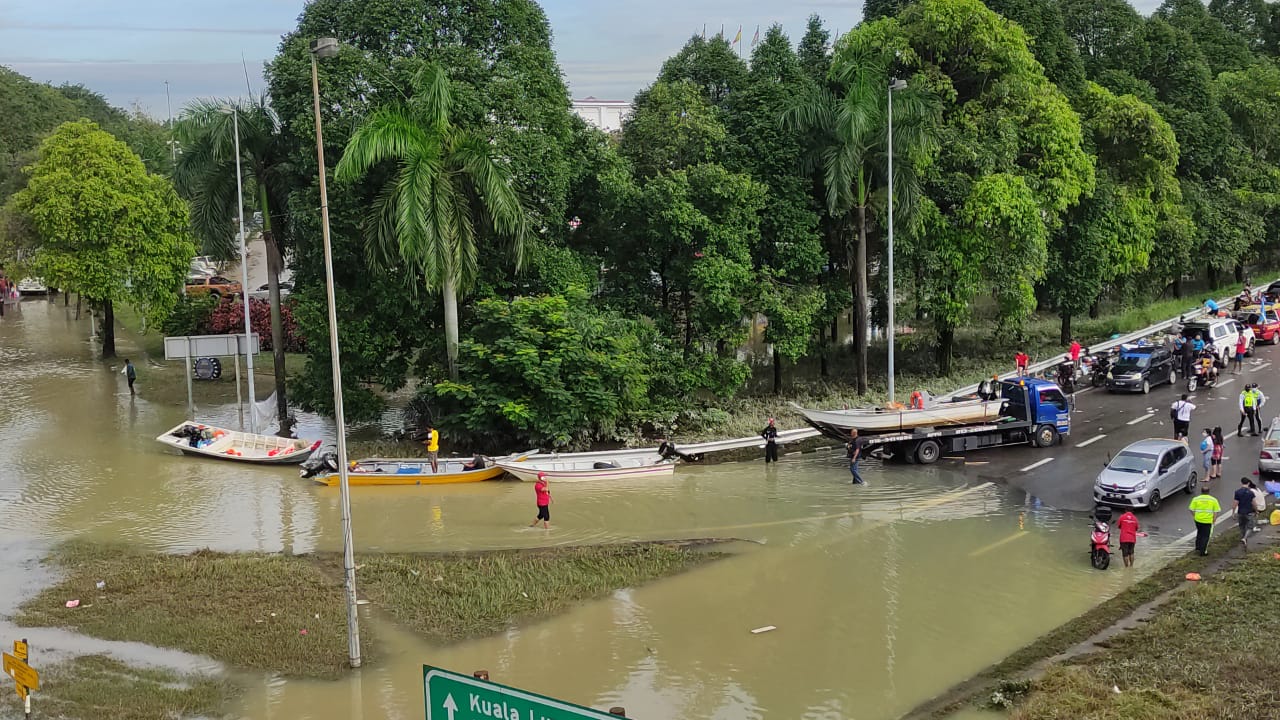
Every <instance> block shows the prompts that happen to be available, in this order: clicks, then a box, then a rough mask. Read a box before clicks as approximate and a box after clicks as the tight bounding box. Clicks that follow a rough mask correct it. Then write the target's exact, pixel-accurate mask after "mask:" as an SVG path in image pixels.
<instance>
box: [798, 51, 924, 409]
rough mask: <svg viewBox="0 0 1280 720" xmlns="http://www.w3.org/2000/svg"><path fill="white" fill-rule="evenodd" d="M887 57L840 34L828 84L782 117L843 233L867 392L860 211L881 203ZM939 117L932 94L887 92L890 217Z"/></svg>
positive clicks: (901, 207)
mask: <svg viewBox="0 0 1280 720" xmlns="http://www.w3.org/2000/svg"><path fill="white" fill-rule="evenodd" d="M891 67H892V55H891V53H890V52H888V51H887V50H886V49H885V48H884V47H882V46H880V45H878V44H876V43H874V42H873V41H871V40H869V39H868V38H863V37H860V36H859V35H858V34H857V32H856V31H855V32H854V33H852V34H850V35H849V36H847V37H846V41H845V43H844V44H843V45H842V46H841V47H840V48H839V50H838V51H837V53H836V56H835V58H834V59H833V61H832V65H831V75H830V82H829V84H828V86H826V87H815V88H814V89H813V91H812V92H810V93H809V94H808V95H807V96H802V97H800V98H798V99H797V101H796V103H795V104H794V105H793V106H792V107H790V108H788V110H787V111H786V112H785V113H784V115H783V122H784V123H785V124H787V125H788V126H790V127H793V128H796V129H800V130H802V131H805V132H807V133H809V135H810V141H809V143H808V145H809V147H811V148H813V150H812V152H811V153H810V156H809V158H808V164H809V167H808V168H807V170H809V171H811V172H816V173H817V174H818V176H819V177H820V179H821V185H822V188H823V191H824V193H825V197H824V198H823V205H824V206H825V207H826V211H827V214H828V215H829V216H830V217H831V218H832V219H833V220H834V221H835V222H836V227H837V229H838V232H839V234H840V236H841V237H842V238H843V244H844V246H845V253H846V266H847V267H848V268H849V276H850V277H849V282H850V285H851V288H852V290H853V298H854V318H855V323H854V337H855V343H856V344H855V346H854V348H855V351H856V353H857V364H858V367H857V378H858V392H859V393H865V392H867V336H868V330H869V328H870V325H871V306H870V303H869V302H868V297H867V296H868V289H867V212H868V210H873V209H874V208H876V207H878V206H879V204H880V203H881V202H883V200H884V197H885V192H886V188H885V186H886V184H887V183H886V181H887V179H888V174H887V170H886V166H887V162H886V161H887V159H888V139H887V137H886V135H887V128H888V122H887V121H888V111H887V106H888V93H889V73H890V69H891ZM939 117H940V110H939V107H938V105H937V103H936V101H935V100H934V98H933V97H932V96H931V95H930V94H928V93H927V92H925V91H922V90H920V89H917V88H915V87H909V88H908V89H906V90H900V91H895V93H894V107H893V131H894V153H895V156H896V157H897V158H900V159H901V160H903V162H897V163H895V164H894V183H895V185H894V203H895V207H894V211H895V212H894V214H895V217H903V216H906V215H909V214H910V212H911V211H912V209H914V207H915V205H916V200H917V199H918V198H919V194H920V186H919V183H918V182H917V181H916V178H915V174H914V172H913V170H914V165H913V163H912V162H910V161H909V158H910V157H912V156H918V154H919V153H921V152H928V151H929V149H930V147H931V146H932V145H933V144H934V143H935V142H936V141H935V139H934V134H933V129H934V128H935V127H936V126H937V121H938V118H939Z"/></svg>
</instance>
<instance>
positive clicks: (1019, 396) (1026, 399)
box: [1000, 377, 1071, 446]
mask: <svg viewBox="0 0 1280 720" xmlns="http://www.w3.org/2000/svg"><path fill="white" fill-rule="evenodd" d="M1000 386H1001V388H1000V389H1001V397H1003V398H1004V399H1005V400H1006V401H1007V403H1008V404H1007V405H1006V406H1005V414H1006V415H1007V416H1009V417H1012V418H1016V419H1018V420H1021V421H1024V422H1026V423H1028V424H1030V425H1032V426H1033V427H1034V428H1035V430H1036V432H1037V433H1038V434H1040V433H1045V428H1046V427H1052V428H1053V430H1054V435H1055V437H1053V438H1052V439H1051V440H1050V442H1039V441H1040V440H1041V439H1042V438H1037V442H1036V444H1037V445H1041V446H1048V445H1052V444H1053V441H1056V440H1057V439H1058V438H1059V437H1062V436H1064V435H1068V434H1070V433H1071V405H1070V403H1068V402H1067V396H1066V395H1064V394H1063V392H1062V388H1060V387H1058V384H1057V383H1055V382H1053V381H1051V380H1044V379H1041V378H1031V377H1026V378H1013V379H1010V380H1005V381H1004V382H1002V383H1000Z"/></svg>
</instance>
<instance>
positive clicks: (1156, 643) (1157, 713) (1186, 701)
mask: <svg viewBox="0 0 1280 720" xmlns="http://www.w3.org/2000/svg"><path fill="white" fill-rule="evenodd" d="M1223 534H1224V535H1230V534H1231V533H1229V532H1228V533H1223ZM1278 594H1280V559H1277V558H1276V557H1275V556H1273V554H1272V553H1271V551H1270V550H1266V551H1263V552H1254V553H1251V554H1250V555H1249V556H1247V557H1246V558H1244V559H1242V560H1241V561H1239V562H1237V563H1235V564H1233V565H1231V566H1229V567H1227V568H1225V569H1223V570H1222V571H1221V572H1219V573H1217V574H1215V575H1214V576H1213V577H1211V578H1206V579H1205V580H1204V581H1203V582H1201V583H1199V584H1197V585H1196V586H1195V587H1193V588H1189V589H1188V590H1187V591H1186V592H1184V593H1182V594H1181V595H1179V596H1178V597H1177V598H1176V599H1175V600H1174V601H1173V602H1170V603H1168V604H1166V605H1165V606H1163V607H1162V608H1161V609H1160V611H1159V613H1158V614H1156V615H1155V616H1154V617H1153V618H1152V619H1151V620H1150V621H1149V622H1147V623H1145V624H1144V625H1142V626H1141V627H1139V628H1137V629H1135V630H1132V631H1130V632H1128V633H1124V634H1122V635H1119V636H1117V637H1116V638H1114V639H1113V640H1112V641H1111V642H1109V643H1108V645H1107V647H1106V648H1105V649H1104V650H1102V651H1100V652H1098V653H1094V654H1091V655H1086V656H1082V657H1080V658H1078V659H1075V660H1072V661H1069V662H1067V663H1065V664H1063V665H1060V666H1057V667H1054V668H1052V669H1051V670H1050V671H1049V672H1048V673H1046V674H1045V675H1044V677H1042V678H1041V679H1039V680H1037V681H1036V682H1035V683H1034V685H1033V691H1032V692H1031V694H1030V695H1029V696H1028V698H1027V700H1026V702H1025V703H1024V704H1023V705H1022V706H1021V707H1019V708H1018V709H1017V710H1016V711H1015V712H1014V714H1013V718H1014V719H1015V720H1041V719H1049V718H1064V719H1065V718H1096V719H1097V720H1112V719H1113V718H1114V719H1115V720H1122V719H1123V720H1129V719H1142V720H1148V719H1149V720H1213V719H1215V718H1222V719H1223V720H1272V719H1274V718H1277V717H1280V690H1277V688H1276V685H1275V682H1274V678H1275V677H1276V676H1277V675H1278V674H1280V654H1278V653H1277V652H1276V649H1275V642H1276V637H1277V636H1280V615H1278V614H1277V613H1276V611H1275V598H1276V597H1277V595H1278ZM1117 690H1118V691H1119V692H1117Z"/></svg>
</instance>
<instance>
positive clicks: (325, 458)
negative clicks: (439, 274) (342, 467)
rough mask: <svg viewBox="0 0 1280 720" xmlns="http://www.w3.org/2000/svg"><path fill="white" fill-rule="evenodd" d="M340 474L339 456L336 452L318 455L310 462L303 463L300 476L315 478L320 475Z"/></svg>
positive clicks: (312, 457) (313, 456) (299, 472)
mask: <svg viewBox="0 0 1280 720" xmlns="http://www.w3.org/2000/svg"><path fill="white" fill-rule="evenodd" d="M326 472H338V454H337V453H335V452H332V451H330V452H326V453H317V454H315V455H312V456H311V459H310V460H307V461H306V462H304V463H302V466H301V468H300V469H299V470H298V474H299V475H300V476H301V477H302V478H304V479H307V478H313V477H315V476H316V475H319V474H320V473H326Z"/></svg>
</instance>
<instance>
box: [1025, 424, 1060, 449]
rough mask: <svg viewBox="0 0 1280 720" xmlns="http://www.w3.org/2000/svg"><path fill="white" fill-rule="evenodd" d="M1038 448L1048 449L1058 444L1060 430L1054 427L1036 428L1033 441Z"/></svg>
mask: <svg viewBox="0 0 1280 720" xmlns="http://www.w3.org/2000/svg"><path fill="white" fill-rule="evenodd" d="M1031 442H1032V444H1033V445H1035V446H1036V447H1040V448H1047V447H1050V446H1052V445H1053V444H1054V443H1056V442H1058V428H1056V427H1054V426H1052V425H1041V426H1040V427H1038V428H1036V434H1035V437H1034V438H1032V440H1031Z"/></svg>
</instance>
